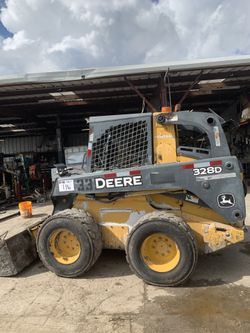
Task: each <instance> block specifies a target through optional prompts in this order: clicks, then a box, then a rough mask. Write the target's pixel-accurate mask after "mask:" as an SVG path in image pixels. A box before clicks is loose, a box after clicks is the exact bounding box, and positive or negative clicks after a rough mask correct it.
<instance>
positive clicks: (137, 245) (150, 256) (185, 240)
mask: <svg viewBox="0 0 250 333" xmlns="http://www.w3.org/2000/svg"><path fill="white" fill-rule="evenodd" d="M126 254H127V261H128V263H129V265H130V268H131V269H132V271H134V273H135V274H136V275H137V276H138V277H140V278H141V279H143V280H144V281H145V282H147V283H149V284H152V285H157V286H167V287H171V286H177V285H180V284H183V283H184V282H185V281H186V280H187V279H188V277H189V276H190V274H191V273H192V272H193V271H194V268H195V266H196V263H197V258H198V251H197V246H196V241H195V238H194V236H193V234H192V231H191V229H190V227H189V226H188V225H187V224H186V223H185V222H184V221H183V220H182V219H181V218H180V217H177V216H175V215H174V214H169V213H167V212H153V213H150V214H146V215H145V216H144V217H143V218H142V219H140V220H139V221H138V223H137V224H136V225H135V226H134V227H133V229H132V230H131V232H130V233H129V236H128V239H127V244H126Z"/></svg>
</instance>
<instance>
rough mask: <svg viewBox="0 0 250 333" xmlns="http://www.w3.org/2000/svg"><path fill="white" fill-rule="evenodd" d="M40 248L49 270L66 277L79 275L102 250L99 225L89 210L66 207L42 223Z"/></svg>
mask: <svg viewBox="0 0 250 333" xmlns="http://www.w3.org/2000/svg"><path fill="white" fill-rule="evenodd" d="M37 251H38V255H39V257H40V259H41V261H42V262H43V264H44V266H45V267H46V268H47V269H48V270H50V271H52V272H54V273H55V274H57V275H59V276H63V277H76V276H79V275H81V274H83V273H85V272H86V271H88V270H89V269H90V268H91V267H92V266H93V265H94V263H95V262H96V261H97V259H98V257H99V256H100V254H101V251H102V238H101V232H100V230H99V226H98V224H97V223H95V221H94V220H93V218H92V217H91V216H90V215H89V214H88V213H87V212H85V211H83V210H77V209H75V208H72V209H66V210H64V211H62V212H59V213H57V214H55V215H53V216H51V217H49V218H48V219H47V220H46V221H45V222H44V223H43V224H42V226H41V228H40V229H39V231H38V235H37Z"/></svg>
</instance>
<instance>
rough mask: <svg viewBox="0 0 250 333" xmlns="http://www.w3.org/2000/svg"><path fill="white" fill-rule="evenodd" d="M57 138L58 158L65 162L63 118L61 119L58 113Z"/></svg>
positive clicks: (59, 161) (59, 160)
mask: <svg viewBox="0 0 250 333" xmlns="http://www.w3.org/2000/svg"><path fill="white" fill-rule="evenodd" d="M56 140H57V158H58V163H64V156H63V146H62V130H61V120H60V117H59V115H57V128H56Z"/></svg>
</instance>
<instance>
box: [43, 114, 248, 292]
mask: <svg viewBox="0 0 250 333" xmlns="http://www.w3.org/2000/svg"><path fill="white" fill-rule="evenodd" d="M222 123H223V120H222V119H221V118H220V117H218V116H217V115H215V114H213V113H209V112H208V113H206V112H188V111H181V112H169V113H168V112H165V113H164V112H158V113H153V114H152V113H145V114H144V113H140V114H132V115H116V116H105V117H92V118H90V135H89V144H88V153H87V168H86V170H84V171H82V172H79V170H78V171H74V170H73V171H68V170H67V169H66V168H65V169H60V168H59V176H58V178H57V179H56V181H55V183H54V187H53V191H52V200H53V204H54V213H53V215H52V216H50V217H49V218H48V219H47V220H46V221H45V222H44V223H43V224H42V225H40V227H39V231H38V234H37V250H38V253H39V256H40V258H41V260H42V262H43V263H44V265H45V266H46V267H47V268H48V269H49V270H51V271H52V272H54V273H56V274H58V275H60V276H64V277H76V276H78V275H81V274H83V273H84V272H86V271H88V270H89V269H90V268H91V267H92V266H93V265H94V263H95V262H96V260H97V259H98V257H99V255H100V253H101V251H102V249H103V248H109V249H122V250H125V251H126V257H127V261H128V263H129V265H130V267H131V269H132V271H133V272H134V273H135V274H136V275H137V276H138V277H140V278H142V279H143V280H144V281H145V282H147V283H150V284H154V285H159V286H176V285H179V284H182V283H183V282H184V281H186V279H187V278H188V277H189V276H190V274H191V273H192V272H193V271H194V269H195V266H196V263H197V258H198V253H199V252H200V253H209V252H214V251H216V250H219V249H221V248H224V247H226V246H227V245H230V244H234V243H237V242H239V241H241V240H243V238H244V218H245V201H244V191H243V185H242V179H241V169H240V165H239V162H238V160H237V158H236V157H235V156H231V155H230V151H229V148H228V145H227V141H226V137H225V134H224V132H223V129H222Z"/></svg>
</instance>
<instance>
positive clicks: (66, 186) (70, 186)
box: [58, 179, 75, 192]
mask: <svg viewBox="0 0 250 333" xmlns="http://www.w3.org/2000/svg"><path fill="white" fill-rule="evenodd" d="M58 184H59V192H71V191H74V189H75V188H74V181H73V179H62V180H59V181H58Z"/></svg>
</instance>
